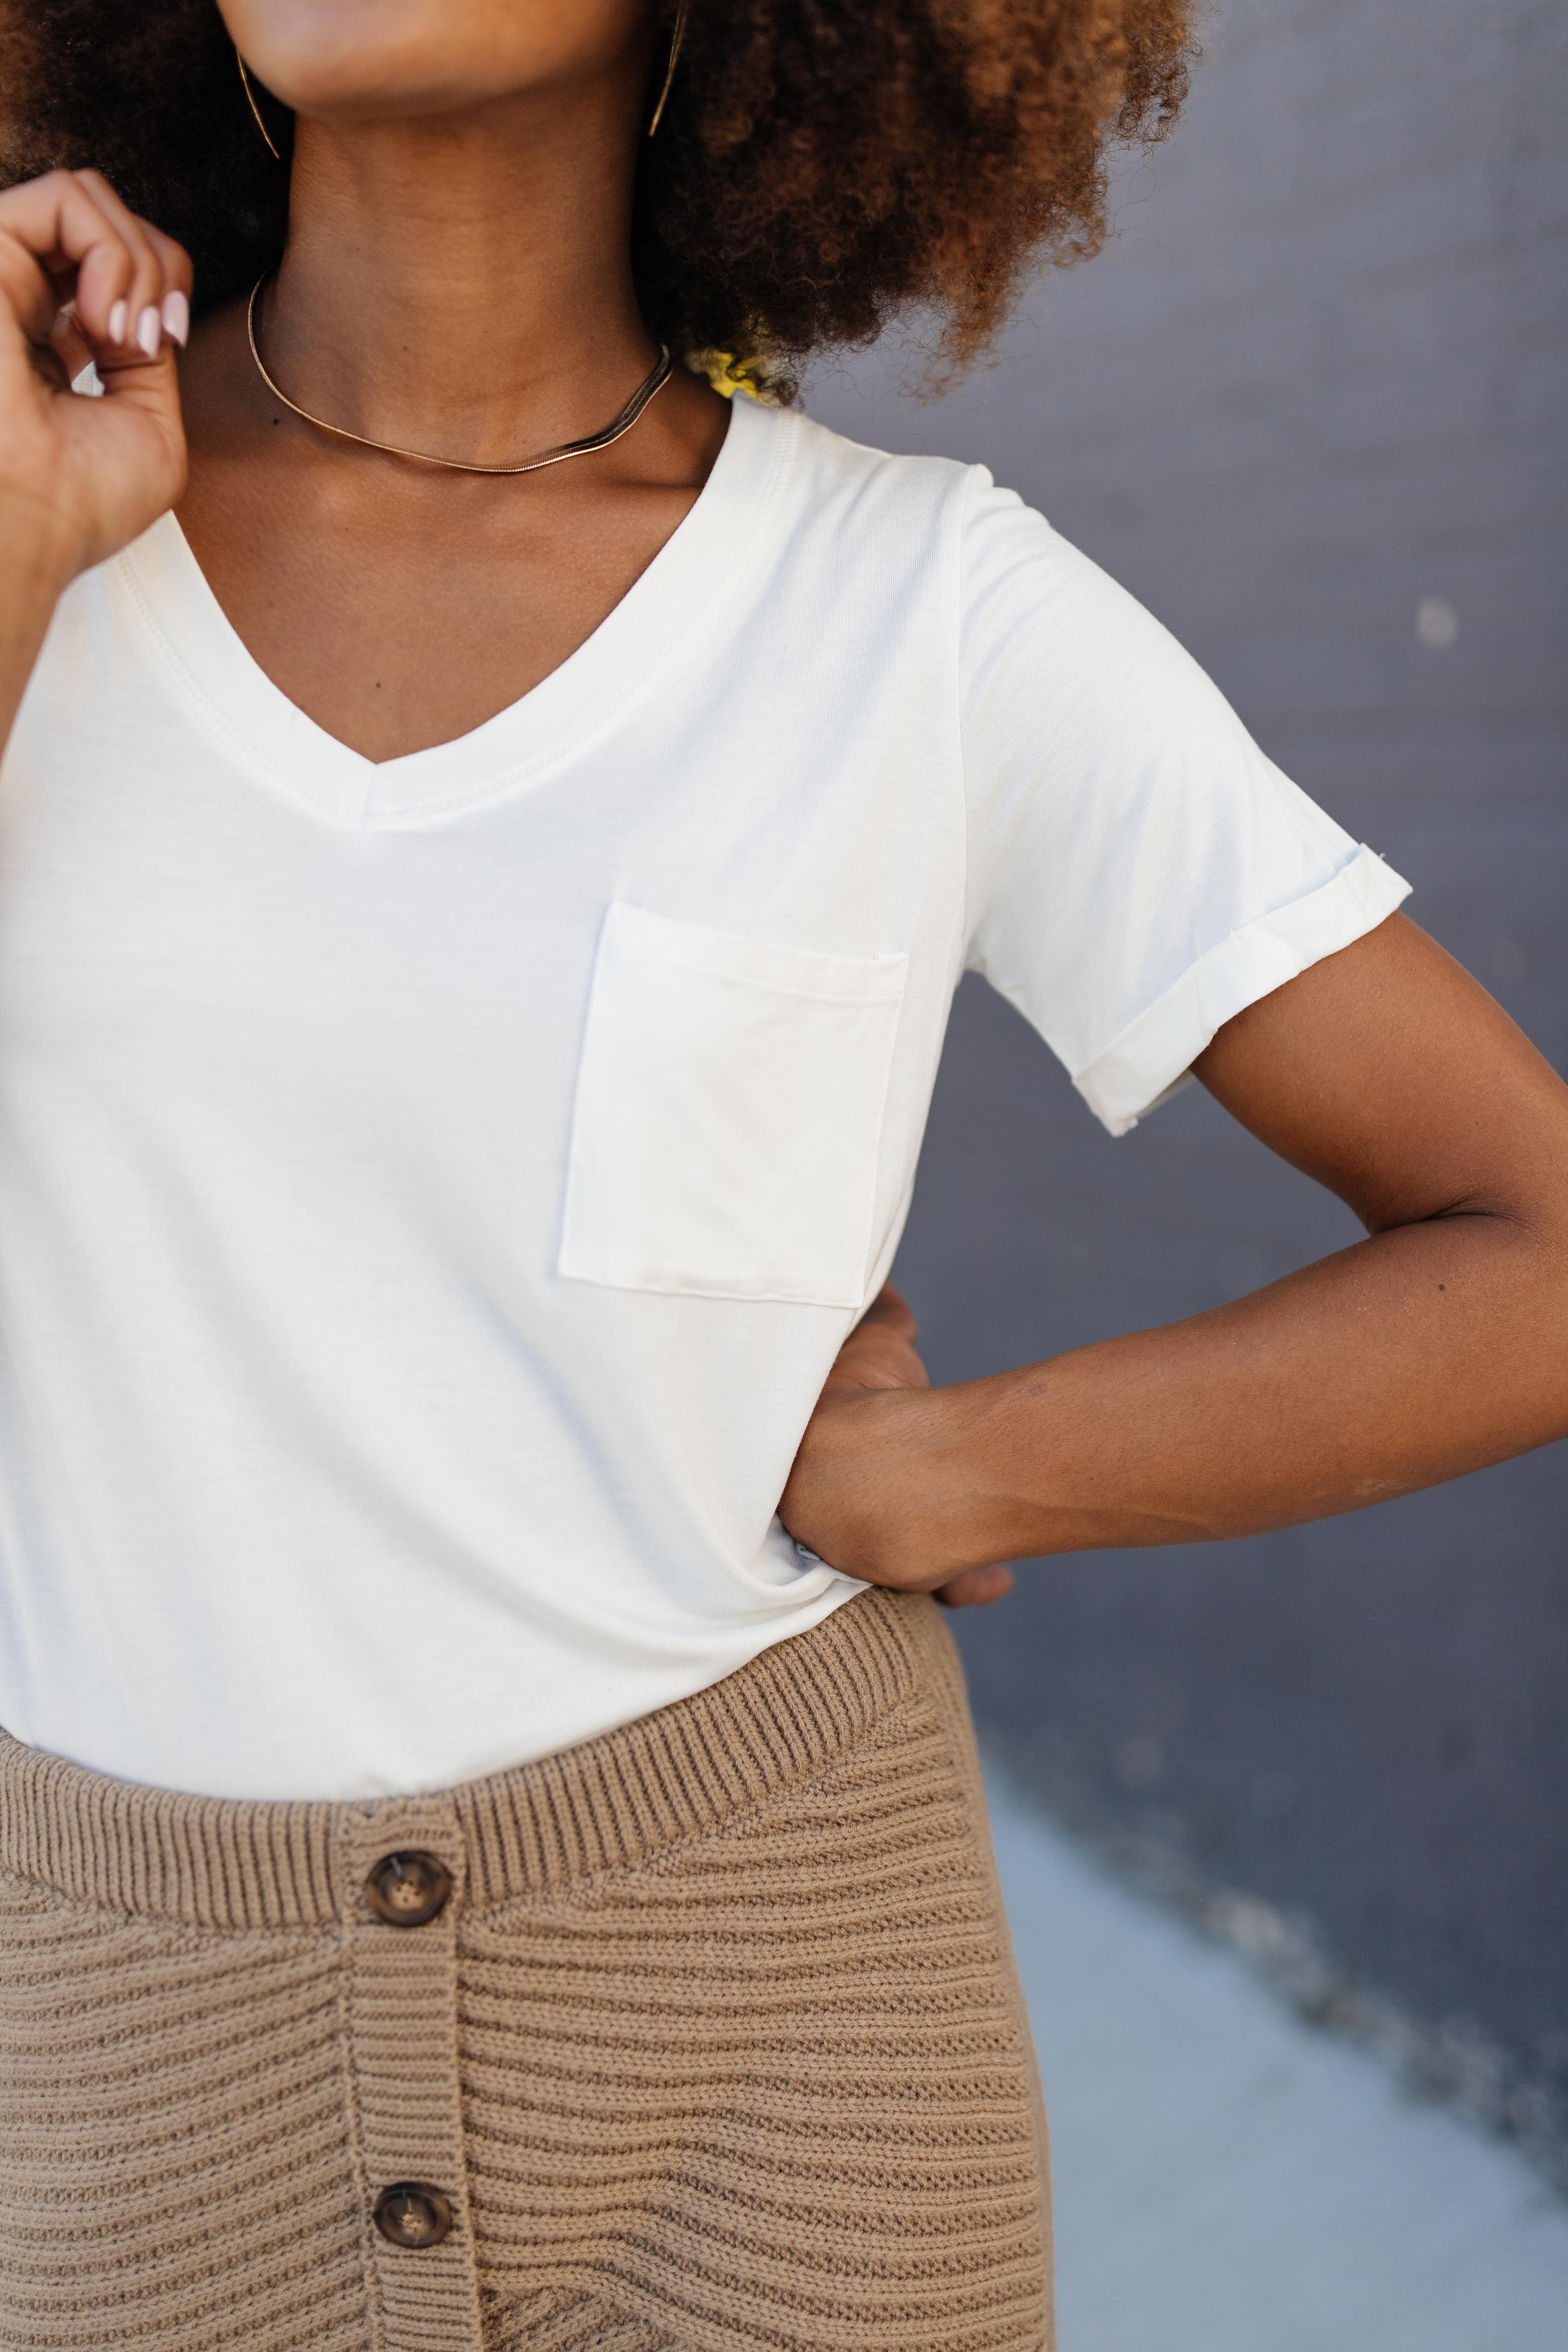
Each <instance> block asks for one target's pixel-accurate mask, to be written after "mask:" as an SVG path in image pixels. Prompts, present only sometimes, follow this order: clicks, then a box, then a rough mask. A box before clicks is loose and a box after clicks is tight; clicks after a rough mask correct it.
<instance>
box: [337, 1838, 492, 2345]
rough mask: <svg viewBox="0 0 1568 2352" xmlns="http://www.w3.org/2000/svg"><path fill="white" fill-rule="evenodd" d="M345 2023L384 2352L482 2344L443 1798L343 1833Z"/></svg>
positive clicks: (457, 1905) (456, 1874)
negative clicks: (346, 1946)
mask: <svg viewBox="0 0 1568 2352" xmlns="http://www.w3.org/2000/svg"><path fill="white" fill-rule="evenodd" d="M344 1837H345V1852H344V1855H343V1863H344V1880H345V1885H346V1886H347V1888H348V1901H349V1905H350V1918H349V1922H348V1938H349V1969H348V1984H349V1996H348V2029H349V2041H350V2063H351V2071H352V2075H353V2098H354V2108H355V2124H356V2137H357V2140H358V2143H359V2149H360V2156H361V2161H362V2164H363V2176H362V2194H363V2227H364V2231H365V2235H366V2241H367V2247H368V2268H369V2269H370V2271H371V2273H372V2275H373V2277H374V2284H375V2291H376V2296H377V2301H378V2303H379V2305H380V2310H379V2318H380V2322H381V2330H382V2332H381V2334H380V2335H379V2336H378V2337H377V2343H378V2345H379V2346H383V2347H384V2352H482V2345H483V2338H482V2336H481V2333H480V2325H479V2282H478V2278H477V2275H476V2272H475V2264H474V2247H473V2232H472V2229H471V2226H470V2223H469V2219H468V2194H467V2179H466V2171H465V2162H464V2150H463V2129H462V2110H461V2102H460V2096H459V2091H458V1968H457V1929H458V1916H459V1915H460V1913H461V1910H462V1896H463V1877H464V1869H463V1864H464V1855H463V1844H462V1838H461V1834H460V1832H459V1830H458V1820H457V1814H456V1811H455V1809H454V1808H453V1807H452V1805H451V1804H450V1803H449V1802H448V1801H446V1800H444V1799H442V1798H439V1797H428V1798H424V1797H413V1798H407V1799H404V1800H402V1801H398V1802H397V1803H395V1804H375V1805H366V1806H364V1807H363V1808H355V1810H354V1811H353V1813H352V1814H351V1815H350V1816H349V1819H348V1822H347V1826H346V1828H345V1832H344Z"/></svg>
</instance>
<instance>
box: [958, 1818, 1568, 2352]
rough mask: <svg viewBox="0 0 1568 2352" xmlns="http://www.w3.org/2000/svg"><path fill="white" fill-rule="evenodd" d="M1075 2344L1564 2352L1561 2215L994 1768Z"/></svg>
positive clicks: (1567, 2253)
mask: <svg viewBox="0 0 1568 2352" xmlns="http://www.w3.org/2000/svg"><path fill="white" fill-rule="evenodd" d="M992 1804H993V1819H994V1829H995V1835H996V1849H997V1856H998V1860H999V1862H1000V1864H1001V1869H1002V1876H1003V1883H1004V1885H1005V1890H1006V1896H1007V1906H1008V1910H1009V1913H1010V1915H1011V1917H1012V1921H1013V1931H1014V1936H1015V1938H1016V1944H1017V1950H1018V1959H1019V1964H1020V1967H1021V1969H1022V1971H1023V1977H1024V1988H1025V1991H1026V1995H1027V1998H1028V2001H1029V2007H1030V2012H1031V2015H1032V2017H1033V2020H1034V2026H1035V2036H1036V2042H1037V2047H1038V2050H1039V2053H1040V2066H1041V2072H1042V2074H1043V2075H1044V2078H1045V2087H1046V2098H1047V2105H1048V2106H1049V2108H1050V2113H1051V2125H1052V2134H1053V2149H1054V2158H1055V2169H1056V2210H1057V2232H1058V2240H1057V2263H1058V2273H1057V2284H1058V2317H1059V2321H1060V2328H1061V2352H1568V2209H1565V2208H1564V2207H1563V2205H1562V2204H1561V2203H1560V2202H1559V2201H1558V2200H1556V2199H1555V2198H1554V2197H1553V2196H1552V2193H1551V2191H1550V2190H1549V2189H1547V2188H1546V2187H1545V2186H1544V2185H1543V2184H1542V2181H1541V2180H1540V2179H1538V2178H1537V2176H1536V2175H1535V2174H1534V2173H1533V2172H1532V2171H1531V2169H1530V2168H1529V2167H1528V2166H1526V2165H1525V2164H1524V2163H1523V2161H1522V2160H1521V2158H1519V2157H1517V2156H1516V2155H1514V2153H1513V2152H1512V2151H1511V2150H1510V2148H1508V2147H1505V2146H1504V2145H1502V2144H1501V2143H1500V2142H1498V2141H1495V2140H1491V2139H1489V2138H1487V2137H1484V2136H1482V2135H1481V2134H1480V2133H1479V2132H1477V2131H1475V2130H1472V2129H1471V2128H1470V2127H1469V2126H1467V2125H1465V2124H1464V2123H1462V2122H1460V2121H1459V2120H1458V2119H1457V2118H1456V2117H1455V2116H1452V2115H1450V2114H1448V2113H1447V2112H1446V2111H1445V2110H1443V2109H1441V2108H1438V2107H1435V2106H1428V2105H1421V2104H1418V2103H1417V2102H1415V2100H1413V2099H1412V2098H1410V2097H1409V2096H1408V2095H1406V2094H1405V2092H1404V2091H1403V2090H1402V2089H1401V2088H1400V2086H1399V2085H1398V2084H1397V2083H1396V2082H1395V2081H1394V2078H1393V2077H1392V2076H1391V2075H1390V2074H1389V2073H1388V2072H1387V2071H1386V2069H1385V2068H1384V2065H1383V2064H1382V2063H1381V2062H1379V2061H1378V2060H1377V2059H1375V2058H1373V2057H1371V2056H1368V2055H1366V2054H1364V2053H1363V2052H1361V2051H1359V2050H1357V2049H1355V2048H1353V2047H1352V2046H1350V2045H1347V2044H1345V2043H1343V2042H1337V2041H1335V2040H1334V2039H1332V2038H1331V2037H1330V2036H1328V2035H1325V2034H1321V2033H1317V2032H1313V2031H1312V2030H1311V2029H1310V2027H1308V2026H1306V2025H1303V2024H1302V2023H1300V2021H1298V2020H1297V2019H1296V2018H1295V2017H1294V2016H1293V2015H1291V2014H1290V2013H1289V2011H1286V2010H1285V2009H1284V2008H1282V2007H1281V2005H1280V2004H1279V2001H1278V2000H1277V1999H1276V1998H1275V1996H1274V1995H1273V1994H1271V1993H1270V1992H1269V1991H1268V1990H1266V1989H1265V1988H1264V1987H1263V1986H1262V1985H1261V1984H1260V1983H1259V1982H1258V1980H1257V1979H1255V1978H1253V1977H1252V1976H1251V1975H1250V1974H1249V1973H1248V1971H1247V1969H1246V1968H1245V1967H1244V1966H1243V1965H1242V1963H1241V1962H1240V1961H1238V1960H1237V1959H1236V1958H1234V1957H1233V1956H1232V1955H1230V1954H1229V1953H1227V1952H1225V1951H1222V1950H1220V1949H1218V1948H1215V1947H1213V1946H1210V1945H1208V1944H1206V1943H1205V1942H1204V1941H1203V1940H1202V1939H1201V1938H1200V1937H1198V1936H1197V1935H1196V1934H1195V1933H1194V1931H1193V1930H1191V1929H1190V1928H1188V1927H1185V1926H1184V1924H1183V1923H1182V1922H1180V1921H1179V1920H1176V1919H1174V1918H1172V1917H1170V1916H1167V1915H1166V1914H1165V1913H1164V1912H1163V1911H1161V1910H1159V1909H1158V1908H1157V1907H1155V1906H1153V1905H1152V1904H1149V1903H1147V1902H1145V1901H1144V1900H1143V1899H1142V1898H1141V1897H1140V1896H1138V1895H1132V1894H1130V1893H1128V1892H1126V1891H1125V1890H1124V1889H1122V1888H1121V1886H1119V1885H1116V1884H1114V1883H1113V1882H1112V1881H1111V1880H1110V1879H1109V1878H1107V1877H1106V1876H1104V1875H1103V1874H1101V1872H1100V1870H1099V1869H1098V1868H1097V1867H1096V1865H1095V1864H1093V1863H1092V1862H1091V1861H1089V1859H1087V1858H1086V1857H1085V1856H1084V1855H1083V1854H1082V1853H1081V1852H1080V1851H1079V1849H1078V1848H1077V1847H1076V1846H1074V1845H1073V1844H1072V1843H1070V1842H1069V1841H1068V1839H1066V1838H1065V1837H1063V1836H1062V1835H1061V1834H1060V1833H1059V1832H1057V1831H1055V1830H1054V1829H1052V1828H1051V1827H1050V1826H1049V1825H1048V1824H1047V1823H1046V1822H1043V1821H1042V1820H1041V1819H1040V1818H1039V1816H1038V1815H1037V1814H1036V1813H1034V1812H1032V1811H1029V1810H1028V1809H1027V1808H1026V1807H1025V1806H1024V1805H1023V1804H1021V1803H1020V1802H1019V1801H1017V1800H1016V1798H1015V1797H1014V1796H1013V1794H1012V1793H1011V1792H1010V1791H1009V1790H1008V1789H1007V1788H1006V1786H1005V1784H997V1783H996V1782H994V1783H993V1788H992Z"/></svg>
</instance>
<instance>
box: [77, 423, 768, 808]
mask: <svg viewBox="0 0 1568 2352" xmlns="http://www.w3.org/2000/svg"><path fill="white" fill-rule="evenodd" d="M794 424H795V419H794V418H793V417H792V416H790V415H788V414H787V413H781V412H780V411H777V410H773V409H766V408H763V407H761V406H760V405H759V404H757V403H756V402H754V401H752V400H748V399H746V398H744V397H738V398H737V399H736V400H735V401H734V402H733V403H732V404H731V415H730V422H729V425H728V428H727V429H726V432H725V435H724V439H723V441H722V443H721V446H720V449H719V453H718V456H717V457H715V459H714V461H713V465H712V467H711V468H710V472H709V476H708V479H707V480H706V482H705V483H704V484H703V486H702V488H701V489H700V491H699V492H698V494H697V497H696V499H694V500H693V502H692V504H691V507H690V509H689V511H688V513H687V514H686V515H685V516H684V517H683V518H682V520H681V521H680V522H679V524H678V525H677V527H676V529H675V530H673V531H672V532H671V533H670V535H669V537H668V539H667V540H666V541H665V543H664V545H663V546H662V547H661V548H660V549H659V551H658V554H657V555H656V556H655V557H654V558H653V560H652V562H650V563H649V564H648V565H647V567H646V569H645V570H644V571H643V572H640V573H639V574H638V576H637V579H636V580H635V581H634V582H633V583H632V584H631V586H630V587H629V588H628V589H627V590H626V594H625V595H624V596H622V597H621V599H620V600H619V602H618V603H617V604H615V605H613V606H612V608H611V609H610V611H609V612H608V613H607V614H605V618H604V619H603V620H602V621H601V622H600V623H599V625H598V626H597V627H596V628H595V629H594V630H593V631H592V632H591V633H590V634H589V635H587V636H586V637H584V640H583V642H582V644H581V645H579V646H577V647H576V649H575V650H574V652H573V653H571V654H569V655H568V656H566V658H565V660H564V661H563V662H561V663H560V664H558V665H557V667H555V668H554V669H552V670H551V671H549V672H548V673H547V675H546V676H545V677H542V678H541V679H540V680H539V682H538V684H537V685H535V686H532V687H531V688H529V690H528V692H527V693H526V694H524V695H521V696H520V698H518V700H517V701H515V702H511V703H509V704H508V705H507V706H506V708H505V709H502V710H499V711H497V712H496V713H495V715H494V717H493V718H490V719H484V720H482V721H481V722H480V724H479V726H478V727H475V728H471V729H470V730H468V732H467V733H466V734H463V735H458V736H455V737H454V738H452V740H450V741H448V742H445V743H436V744H431V745H429V746H427V747H426V749H425V750H423V751H407V752H404V753H402V754H400V755H399V756H398V757H397V758H395V759H392V760H381V761H375V760H371V759H368V758H367V757H366V756H365V754H364V753H363V752H362V751H354V750H353V748H352V746H351V745H349V744H347V743H343V742H342V741H340V740H339V739H338V738H337V737H336V736H335V735H331V734H329V733H328V732H327V730H326V729H325V728H324V727H321V726H320V725H318V723H317V722H316V720H314V719H311V718H310V716H309V715H308V714H307V713H306V712H305V711H303V710H301V709H300V707H299V705H298V704H297V703H294V702H292V701H290V699H289V697H288V696H287V695H286V694H285V693H284V692H283V690H282V688H280V687H279V686H278V685H276V684H275V683H274V681H273V680H272V678H271V677H268V673H267V672H266V670H264V669H263V668H262V667H261V665H260V663H259V662H258V660H257V659H256V656H254V654H252V653H251V651H250V649H249V647H248V646H247V645H246V643H245V641H244V639H243V638H242V637H241V636H240V635H239V633H238V631H237V629H236V628H235V626H234V625H233V623H232V622H231V621H230V620H229V618H228V615H227V614H226V612H225V611H224V609H223V606H222V605H221V604H219V602H218V600H217V597H216V594H215V593H214V592H213V590H212V587H211V585H210V584H209V583H208V581H207V577H206V574H205V572H203V570H202V568H201V565H200V564H199V563H198V562H197V561H196V558H195V553H194V552H193V551H192V548H191V544H190V541H188V540H187V539H186V537H185V534H184V530H182V529H181V527H180V524H179V522H178V520H176V518H175V517H174V514H173V513H169V514H165V515H163V516H162V517H160V519H159V520H158V521H157V522H155V523H154V524H153V526H152V528H151V530H147V531H144V532H143V533H142V537H141V538H140V539H139V540H137V541H134V542H133V544H132V546H131V547H129V548H127V549H126V550H124V551H123V552H122V553H121V555H119V556H118V557H116V558H115V559H114V566H113V568H114V569H115V570H116V571H117V572H118V574H119V576H120V578H121V581H122V582H123V583H124V584H125V586H126V587H127V589H128V590H129V591H130V593H131V595H132V600H133V602H134V603H135V604H136V605H137V607H138V608H139V610H140V613H141V614H142V619H143V620H144V622H145V623H146V625H147V626H148V628H149V629H150V631H151V633H152V635H153V638H154V640H155V641H156V644H157V646H158V648H159V651H160V652H161V654H162V655H163V658H164V661H165V664H166V665H167V667H169V668H170V669H172V671H173V673H174V678H175V682H176V684H177V686H178V687H179V689H180V691H181V696H182V699H183V700H184V701H185V703H186V704H187V705H188V706H191V707H192V708H193V709H194V710H195V715H196V716H198V717H199V719H201V720H202V722H203V724H204V726H205V728H206V730H207V731H208V732H209V733H216V734H217V735H218V736H219V738H220V739H221V740H222V743H223V747H224V749H225V751H226V753H227V754H228V755H229V756H230V757H231V758H237V760H238V761H240V763H241V764H242V765H244V766H245V767H247V769H249V770H250V771H251V772H252V773H254V774H257V775H258V777H260V778H262V779H263V780H265V781H266V782H268V783H270V784H272V785H273V786H275V787H278V788H280V789H282V790H283V791H284V792H285V793H288V794H289V797H290V798H291V799H293V800H296V801H298V802H302V803H305V804H306V805H307V806H308V807H309V808H310V810H311V811H312V812H313V813H314V814H316V815H317V816H319V817H321V819H323V820H324V821H325V822H326V823H328V824H336V825H340V826H345V827H349V828H353V829H356V830H358V829H374V828H377V827H380V826H386V825H399V824H419V823H422V822H423V823H429V822H431V821H434V820H437V819H439V818H440V817H443V816H448V815H456V814H460V813H461V812H462V811H463V810H465V809H468V808H470V807H473V806H475V805H476V804H478V803H480V802H483V801H486V800H489V799H492V798H494V797H495V796H496V795H497V794H498V793H504V792H510V791H514V790H516V789H518V788H519V787H520V786H521V785H523V784H525V783H528V782H533V781H534V780H536V779H537V778H538V777H539V776H540V775H541V774H542V772H545V770H547V769H549V768H552V767H554V766H556V765H557V764H558V763H559V762H560V761H562V760H563V759H565V758H568V757H571V756H573V755H574V754H575V753H576V752H578V751H581V750H582V749H583V748H584V746H585V745H586V743H587V742H588V741H589V740H591V739H592V738H593V737H595V736H596V735H598V734H600V733H602V732H604V731H605V730H608V729H610V728H612V727H614V726H616V724H618V723H619V722H620V720H621V719H622V718H623V716H624V714H625V713H626V709H627V707H628V705H630V704H631V703H632V702H633V701H634V700H635V699H637V698H638V697H639V696H640V695H641V694H642V693H643V692H644V691H645V690H646V689H647V688H648V686H649V685H650V684H651V683H652V682H654V680H655V679H656V677H657V676H658V672H659V671H660V669H661V668H662V667H665V666H666V665H668V663H669V662H670V661H671V660H673V659H674V658H676V656H678V653H679V648H680V647H681V646H682V644H683V642H684V641H686V640H687V639H689V637H690V635H691V634H692V632H693V630H694V628H695V626H696V625H697V623H698V622H699V621H700V618H701V617H702V615H703V614H705V613H706V612H708V611H709V610H710V609H711V608H712V607H713V605H714V604H715V603H716V602H718V601H720V600H723V601H725V602H727V601H729V599H730V598H731V597H732V596H733V594H734V593H735V591H736V587H737V584H738V583H737V581H736V577H735V575H736V572H737V571H738V569H740V568H741V567H743V566H747V565H749V564H752V563H754V562H756V561H757V559H758V556H759V553H760V552H761V551H763V550H765V548H766V546H767V544H768V542H769V539H770V533H769V530H768V528H767V521H768V517H769V515H770V514H771V512H772V510H773V508H774V507H775V505H776V503H777V500H778V496H779V492H780V488H781V486H782V480H783V475H784V463H785V452H786V447H787V445H788V443H789V440H790V438H791V431H790V428H791V427H792V426H793V425H794Z"/></svg>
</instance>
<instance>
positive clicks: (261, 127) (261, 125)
mask: <svg viewBox="0 0 1568 2352" xmlns="http://www.w3.org/2000/svg"><path fill="white" fill-rule="evenodd" d="M234 55H235V61H236V63H237V65H238V67H239V79H240V80H241V82H242V83H243V84H244V87H245V95H246V97H247V99H248V100H249V102H250V110H251V112H252V114H254V115H255V117H256V127H257V129H258V131H260V133H261V135H262V137H263V139H265V140H266V142H267V144H268V147H271V148H272V152H273V154H274V156H275V157H276V158H277V160H278V162H279V163H281V162H282V161H283V158H282V156H281V155H279V153H278V150H277V148H276V147H273V146H272V133H271V131H268V128H267V125H266V123H265V122H263V121H262V120H261V109H260V108H259V107H258V105H257V103H256V92H255V91H254V90H253V89H251V87H250V76H249V75H248V74H247V72H246V70H245V59H244V58H242V57H241V56H240V54H239V50H238V48H237V47H236V49H235V53H234Z"/></svg>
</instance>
